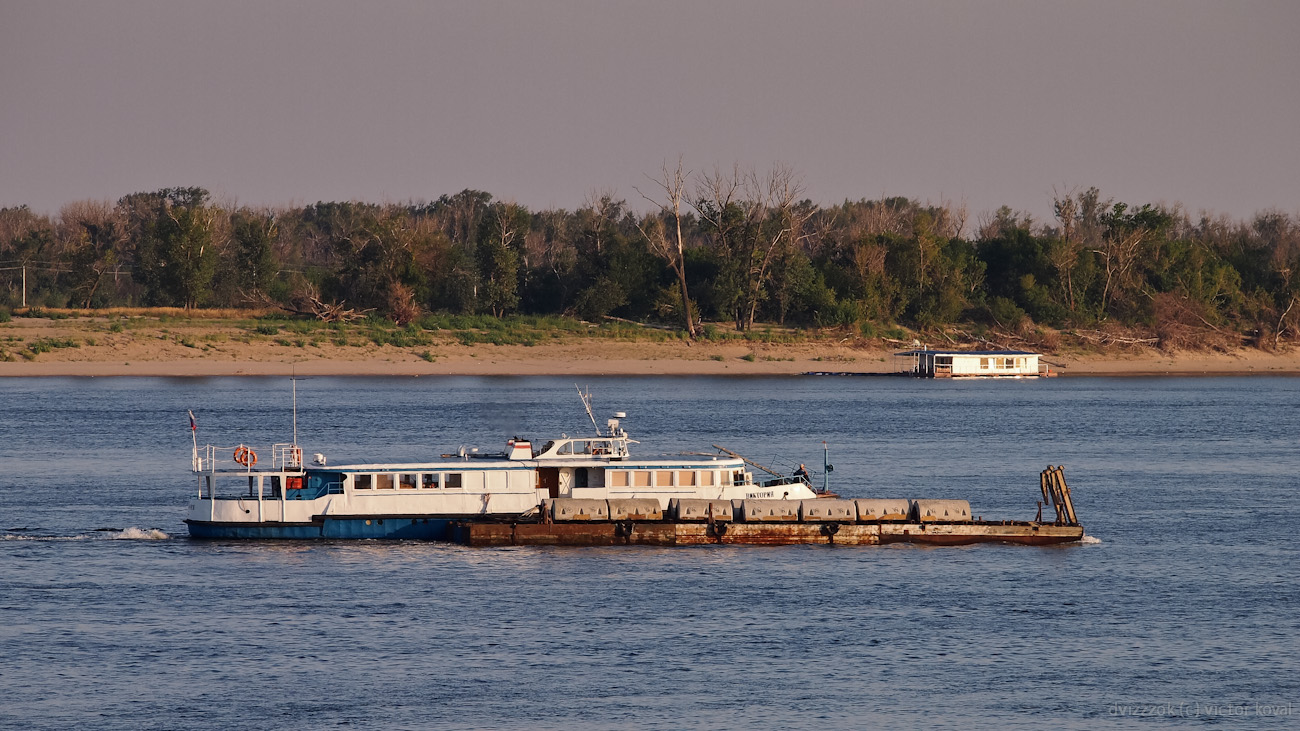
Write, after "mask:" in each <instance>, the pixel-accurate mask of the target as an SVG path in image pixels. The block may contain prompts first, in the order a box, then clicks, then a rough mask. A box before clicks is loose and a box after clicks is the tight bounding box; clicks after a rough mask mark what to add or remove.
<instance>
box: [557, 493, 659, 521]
mask: <svg viewBox="0 0 1300 731" xmlns="http://www.w3.org/2000/svg"><path fill="white" fill-rule="evenodd" d="M557 502H558V501H557ZM605 502H607V503H608V504H609V519H610V520H663V517H664V512H663V508H661V507H660V506H659V500H658V499H657V498H652V497H651V498H621V499H614V498H610V499H609V500H606V501H605Z"/></svg>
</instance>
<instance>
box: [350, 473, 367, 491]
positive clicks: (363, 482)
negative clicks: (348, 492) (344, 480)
mask: <svg viewBox="0 0 1300 731" xmlns="http://www.w3.org/2000/svg"><path fill="white" fill-rule="evenodd" d="M370 477H371V476H370V475H353V476H352V487H354V488H356V489H358V490H369V489H370V488H371V486H372V485H371V480H370Z"/></svg>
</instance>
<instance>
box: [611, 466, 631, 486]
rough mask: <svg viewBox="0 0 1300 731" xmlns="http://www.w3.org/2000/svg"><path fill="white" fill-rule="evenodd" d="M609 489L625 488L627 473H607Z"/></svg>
mask: <svg viewBox="0 0 1300 731" xmlns="http://www.w3.org/2000/svg"><path fill="white" fill-rule="evenodd" d="M609 486H610V487H627V473H626V472H624V471H623V470H616V471H613V472H610V473H609Z"/></svg>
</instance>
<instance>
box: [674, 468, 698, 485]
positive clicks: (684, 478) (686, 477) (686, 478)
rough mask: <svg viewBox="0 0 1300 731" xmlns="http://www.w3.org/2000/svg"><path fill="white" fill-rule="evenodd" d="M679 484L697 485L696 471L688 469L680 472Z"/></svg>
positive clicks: (678, 474)
mask: <svg viewBox="0 0 1300 731" xmlns="http://www.w3.org/2000/svg"><path fill="white" fill-rule="evenodd" d="M677 484H678V486H680V487H695V473H694V472H689V471H687V470H682V471H680V472H678V473H677Z"/></svg>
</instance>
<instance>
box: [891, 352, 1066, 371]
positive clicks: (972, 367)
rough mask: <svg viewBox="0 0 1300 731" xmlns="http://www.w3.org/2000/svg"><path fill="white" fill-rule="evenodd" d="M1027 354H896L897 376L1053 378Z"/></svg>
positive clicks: (1046, 369) (1030, 354)
mask: <svg viewBox="0 0 1300 731" xmlns="http://www.w3.org/2000/svg"><path fill="white" fill-rule="evenodd" d="M1039 356H1040V354H1039V353H1032V352H1030V351H1028V350H929V349H926V348H921V349H917V350H906V351H903V352H901V353H895V354H894V358H895V363H896V364H897V365H898V366H900V367H899V368H898V370H899V372H902V373H908V374H910V375H913V376H917V377H919V378H1037V377H1038V376H1051V375H1055V374H1054V373H1052V372H1051V369H1050V368H1049V367H1047V366H1046V364H1040V363H1039V360H1038V359H1039Z"/></svg>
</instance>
